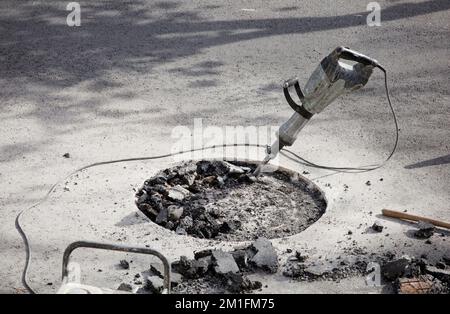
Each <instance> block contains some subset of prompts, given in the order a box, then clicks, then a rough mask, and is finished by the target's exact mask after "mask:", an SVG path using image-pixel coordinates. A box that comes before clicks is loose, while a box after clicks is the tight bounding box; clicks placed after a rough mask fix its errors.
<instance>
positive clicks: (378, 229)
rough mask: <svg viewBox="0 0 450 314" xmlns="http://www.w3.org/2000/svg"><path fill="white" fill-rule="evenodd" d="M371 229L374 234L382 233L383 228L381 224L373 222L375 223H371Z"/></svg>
mask: <svg viewBox="0 0 450 314" xmlns="http://www.w3.org/2000/svg"><path fill="white" fill-rule="evenodd" d="M371 228H372V230H373V231H375V232H382V231H383V228H384V226H383V225H382V224H381V222H379V221H375V222H374V223H373V225H372V227H371Z"/></svg>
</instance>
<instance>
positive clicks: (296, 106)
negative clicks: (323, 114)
mask: <svg viewBox="0 0 450 314" xmlns="http://www.w3.org/2000/svg"><path fill="white" fill-rule="evenodd" d="M291 86H294V87H295V91H296V93H297V95H298V98H300V100H301V99H303V98H304V95H303V92H302V90H301V88H300V84H299V83H298V79H297V78H292V79H289V80H287V81H285V82H284V84H283V93H284V97H285V98H286V100H287V102H288V104H289V106H291V108H292V109H294V111H296V112H298V113H299V114H301V115H302V116H303V117H304V118H305V119H308V120H309V119H311V117H312V116H313V114H312V113H310V112H309V111H307V110H306V109H305V108H303V106H301V105H299V104H297V103H296V102H295V101H294V100H293V99H292V97H291V94H289V87H291Z"/></svg>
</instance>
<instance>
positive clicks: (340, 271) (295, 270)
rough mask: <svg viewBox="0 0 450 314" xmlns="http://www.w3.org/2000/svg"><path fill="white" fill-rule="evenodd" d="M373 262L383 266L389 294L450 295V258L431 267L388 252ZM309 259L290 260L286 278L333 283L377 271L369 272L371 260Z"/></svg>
mask: <svg viewBox="0 0 450 314" xmlns="http://www.w3.org/2000/svg"><path fill="white" fill-rule="evenodd" d="M374 258H375V260H373V262H376V263H377V264H379V265H380V275H381V284H382V285H386V286H387V287H389V288H390V291H392V292H394V293H399V294H441V293H447V294H448V293H450V258H448V257H443V258H442V261H439V262H437V263H435V264H431V263H429V262H428V261H427V259H426V256H425V255H422V257H419V258H410V257H408V256H402V257H400V258H395V254H394V253H391V252H387V253H385V254H383V255H380V256H377V257H374V256H372V257H371V259H374ZM308 260H309V259H308V256H306V255H302V254H300V253H299V252H295V254H294V255H293V256H291V257H288V259H287V263H286V264H285V265H284V269H283V275H284V276H286V277H290V278H294V279H296V280H300V281H302V280H306V281H315V280H333V281H339V280H340V279H343V278H346V277H349V276H358V275H359V276H367V275H369V274H370V273H371V272H372V271H375V269H368V267H367V266H368V265H369V263H370V261H369V259H368V258H365V257H362V256H353V257H352V256H347V257H346V258H345V259H344V258H343V259H341V258H339V260H337V261H328V260H326V261H323V262H317V261H310V262H308Z"/></svg>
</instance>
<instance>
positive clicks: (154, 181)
mask: <svg viewBox="0 0 450 314" xmlns="http://www.w3.org/2000/svg"><path fill="white" fill-rule="evenodd" d="M166 182H167V177H166V176H164V175H156V176H154V177H153V178H151V179H150V180H148V184H149V185H164V184H165V183H166Z"/></svg>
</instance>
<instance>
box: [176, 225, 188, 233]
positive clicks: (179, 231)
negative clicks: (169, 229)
mask: <svg viewBox="0 0 450 314" xmlns="http://www.w3.org/2000/svg"><path fill="white" fill-rule="evenodd" d="M175 233H176V234H178V235H187V232H186V230H184V228H182V227H180V226H178V227H177V229H175Z"/></svg>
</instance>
